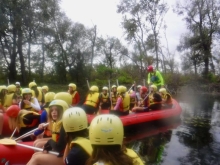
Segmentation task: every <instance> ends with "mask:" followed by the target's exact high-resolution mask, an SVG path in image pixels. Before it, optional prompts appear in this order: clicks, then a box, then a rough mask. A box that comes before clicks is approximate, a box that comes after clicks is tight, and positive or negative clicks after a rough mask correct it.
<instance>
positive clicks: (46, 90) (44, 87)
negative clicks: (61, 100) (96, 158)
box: [41, 85, 49, 95]
mask: <svg viewBox="0 0 220 165" xmlns="http://www.w3.org/2000/svg"><path fill="white" fill-rule="evenodd" d="M41 90H42V92H43V94H44V95H46V93H47V92H49V87H48V86H47V85H44V86H42V87H41Z"/></svg>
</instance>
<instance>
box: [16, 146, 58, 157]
mask: <svg viewBox="0 0 220 165" xmlns="http://www.w3.org/2000/svg"><path fill="white" fill-rule="evenodd" d="M16 145H17V146H20V147H24V148H29V149H32V150H35V151H41V152H43V149H42V148H38V147H33V146H29V145H25V144H21V143H16ZM48 153H49V154H53V155H56V156H58V155H59V153H58V152H54V151H48Z"/></svg>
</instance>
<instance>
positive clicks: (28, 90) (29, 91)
mask: <svg viewBox="0 0 220 165" xmlns="http://www.w3.org/2000/svg"><path fill="white" fill-rule="evenodd" d="M21 93H22V94H32V90H31V89H30V88H24V89H22V91H21Z"/></svg>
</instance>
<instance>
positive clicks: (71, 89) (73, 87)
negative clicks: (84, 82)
mask: <svg viewBox="0 0 220 165" xmlns="http://www.w3.org/2000/svg"><path fill="white" fill-rule="evenodd" d="M68 86H69V89H68V92H69V93H70V94H71V96H72V106H76V105H77V104H79V101H80V96H79V92H78V91H77V90H76V84H73V83H70V84H69V85H68Z"/></svg>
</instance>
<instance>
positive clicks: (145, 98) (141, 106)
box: [132, 86, 149, 112]
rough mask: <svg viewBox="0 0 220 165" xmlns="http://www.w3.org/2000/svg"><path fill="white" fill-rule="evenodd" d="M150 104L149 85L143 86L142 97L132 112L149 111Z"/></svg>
mask: <svg viewBox="0 0 220 165" xmlns="http://www.w3.org/2000/svg"><path fill="white" fill-rule="evenodd" d="M148 106H149V94H148V89H147V87H145V86H142V87H141V88H140V99H139V101H138V105H137V106H136V107H134V108H132V112H139V111H140V112H142V111H147V108H148Z"/></svg>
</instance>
